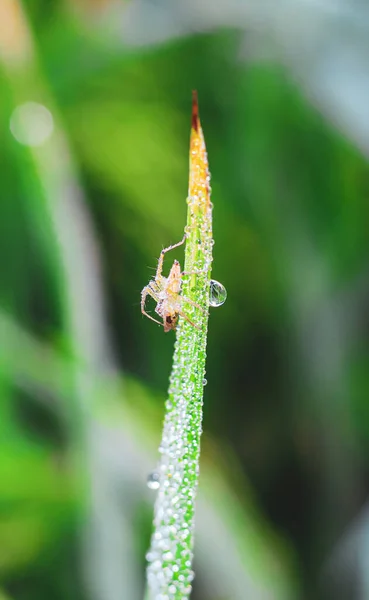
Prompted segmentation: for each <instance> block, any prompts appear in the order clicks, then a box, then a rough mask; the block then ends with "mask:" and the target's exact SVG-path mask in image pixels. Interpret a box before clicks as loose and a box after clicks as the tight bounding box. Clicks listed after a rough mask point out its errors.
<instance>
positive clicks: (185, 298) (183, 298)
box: [181, 296, 206, 312]
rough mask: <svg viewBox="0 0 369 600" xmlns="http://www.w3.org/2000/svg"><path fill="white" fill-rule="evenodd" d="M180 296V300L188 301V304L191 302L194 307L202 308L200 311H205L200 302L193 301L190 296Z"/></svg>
mask: <svg viewBox="0 0 369 600" xmlns="http://www.w3.org/2000/svg"><path fill="white" fill-rule="evenodd" d="M181 298H182V300H184V302H188V304H191V305H192V306H196V308H199V309H200V310H202V312H206V310H205V308H203V307H202V306H200V304H197V302H194V301H193V300H191V299H190V298H187V296H181Z"/></svg>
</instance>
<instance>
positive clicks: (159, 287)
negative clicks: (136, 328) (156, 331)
mask: <svg viewBox="0 0 369 600" xmlns="http://www.w3.org/2000/svg"><path fill="white" fill-rule="evenodd" d="M185 240H186V234H185V235H184V237H183V239H182V240H181V241H180V242H178V243H177V244H173V245H172V246H168V248H164V250H162V251H161V253H160V256H159V261H158V268H157V269H156V273H155V277H154V279H152V280H151V281H150V282H149V283H148V285H146V286H145V287H144V289H143V290H142V292H141V312H142V314H143V315H145V316H146V317H148V318H149V319H151V320H152V321H154V323H159V325H163V327H164V331H165V332H167V331H170V330H171V329H175V328H176V327H177V322H178V317H179V315H181V316H182V317H183V318H184V319H186V321H188V322H189V323H191V325H193V326H194V327H197V325H195V323H193V321H191V319H189V318H188V316H187V315H186V314H185V313H184V312H183V310H182V305H183V300H184V301H185V302H188V303H189V304H192V305H193V306H196V307H197V308H199V309H200V310H203V308H202V307H201V306H199V305H198V304H196V303H195V302H193V301H192V300H190V299H189V298H185V297H184V296H181V295H180V292H181V285H182V275H188V273H185V272H184V271H183V272H181V266H180V264H179V262H178V260H175V261H174V262H173V265H172V267H171V269H170V272H169V275H168V277H164V276H163V275H162V271H163V263H164V255H165V254H166V252H169V250H174V248H178V246H181V245H182V244H184V242H185ZM147 296H151V297H152V298H154V300H155V301H156V303H157V304H156V308H155V312H156V313H157V314H158V315H159V316H160V317H162V319H163V322H161V321H158V320H157V319H154V317H152V316H151V315H149V314H148V313H147V312H146V311H145V303H146V298H147ZM197 328H198V327H197Z"/></svg>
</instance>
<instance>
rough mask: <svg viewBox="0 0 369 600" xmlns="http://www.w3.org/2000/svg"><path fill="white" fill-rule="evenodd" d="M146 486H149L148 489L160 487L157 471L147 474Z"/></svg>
mask: <svg viewBox="0 0 369 600" xmlns="http://www.w3.org/2000/svg"><path fill="white" fill-rule="evenodd" d="M147 487H148V488H150V490H158V489H159V488H160V476H159V473H157V472H156V471H153V472H152V473H149V475H148V476H147Z"/></svg>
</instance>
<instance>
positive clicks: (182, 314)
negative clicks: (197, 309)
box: [178, 310, 200, 331]
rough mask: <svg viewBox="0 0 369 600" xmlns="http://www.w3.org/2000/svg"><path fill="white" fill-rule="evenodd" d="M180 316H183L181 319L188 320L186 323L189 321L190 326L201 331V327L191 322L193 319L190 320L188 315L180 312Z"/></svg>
mask: <svg viewBox="0 0 369 600" xmlns="http://www.w3.org/2000/svg"><path fill="white" fill-rule="evenodd" d="M178 314H179V315H181V317H183V318H184V319H186V321H188V322H189V323H190V325H192V326H193V327H196V329H198V330H199V331H200V327H199V326H198V325H196V324H195V323H194V322H193V321H191V319H189V318H188V316H187V315H186V313H184V312H183V311H182V310H179V311H178Z"/></svg>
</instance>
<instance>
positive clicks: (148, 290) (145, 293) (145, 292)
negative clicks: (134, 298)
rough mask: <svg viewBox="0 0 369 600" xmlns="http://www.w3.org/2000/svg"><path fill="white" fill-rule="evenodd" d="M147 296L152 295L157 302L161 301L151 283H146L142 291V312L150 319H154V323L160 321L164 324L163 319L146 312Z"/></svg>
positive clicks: (159, 322)
mask: <svg viewBox="0 0 369 600" xmlns="http://www.w3.org/2000/svg"><path fill="white" fill-rule="evenodd" d="M147 296H151V298H154V300H155V301H156V302H159V298H158V296H157V294H156V293H155V292H154V291H153V290H152V289H151V287H150V286H149V285H146V286H145V287H144V289H143V290H142V292H141V312H142V314H143V315H145V316H146V317H148V318H149V319H151V320H152V321H154V323H158V324H159V325H163V326H164V323H162V322H161V321H158V320H157V319H154V317H152V316H151V315H149V314H148V313H147V312H146V310H145V303H146V298H147Z"/></svg>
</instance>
